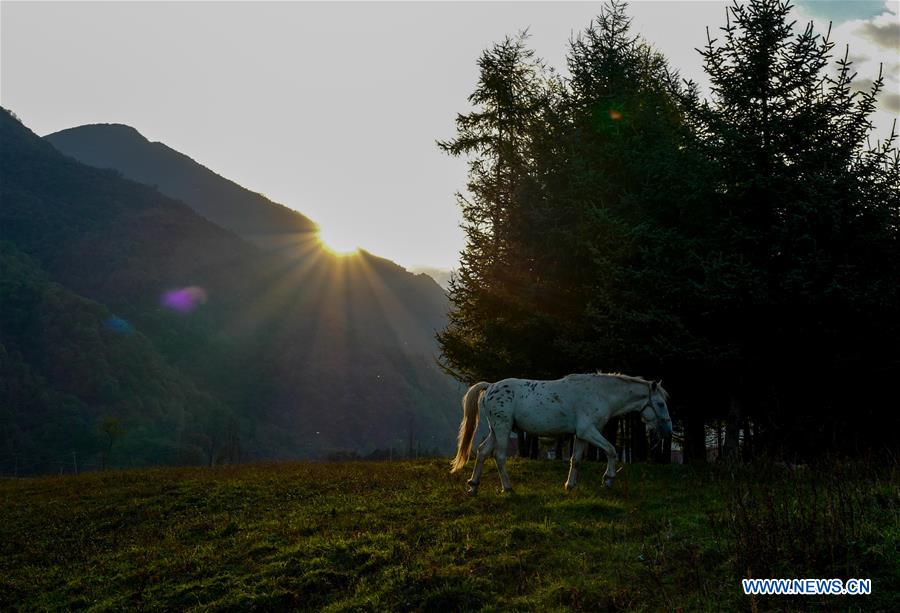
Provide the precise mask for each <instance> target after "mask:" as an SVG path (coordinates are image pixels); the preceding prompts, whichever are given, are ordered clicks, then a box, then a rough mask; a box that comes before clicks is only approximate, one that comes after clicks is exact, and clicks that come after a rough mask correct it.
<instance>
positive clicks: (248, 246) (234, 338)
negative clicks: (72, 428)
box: [0, 111, 458, 458]
mask: <svg viewBox="0 0 900 613" xmlns="http://www.w3.org/2000/svg"><path fill="white" fill-rule="evenodd" d="M0 136H2V139H0V162H2V168H0V174H2V182H0V193H2V196H3V202H4V206H3V207H2V210H0V239H2V240H8V241H11V242H12V243H13V244H14V245H15V247H16V248H17V249H18V250H20V251H22V252H24V253H25V254H27V255H28V256H30V257H31V258H33V259H34V260H35V261H36V262H37V263H38V265H39V266H40V267H41V268H42V269H44V270H45V271H46V272H47V274H48V275H49V277H50V278H51V279H52V280H53V281H54V282H57V283H60V284H61V285H62V286H64V287H65V288H66V289H68V290H71V291H73V292H75V293H76V294H78V295H80V296H84V297H85V298H87V299H89V300H93V301H96V302H98V303H100V304H101V305H103V306H105V307H106V308H108V309H109V310H110V311H111V312H114V313H116V314H117V315H120V316H122V317H123V318H125V319H126V320H127V321H128V323H129V324H130V325H132V326H133V327H134V328H135V329H137V330H138V331H140V332H141V333H142V334H143V335H145V336H146V337H147V338H148V339H149V340H150V342H151V343H152V344H153V346H154V347H155V348H156V349H157V350H158V351H159V352H160V354H161V355H162V356H163V357H164V358H165V359H166V360H168V361H169V362H170V363H171V364H172V365H173V366H174V367H175V368H177V369H179V371H181V372H183V373H184V374H185V375H186V376H188V377H189V378H190V379H191V381H194V382H195V383H196V384H197V386H198V389H200V390H201V391H202V392H203V393H204V394H208V395H209V396H210V398H212V401H213V404H214V405H216V406H221V407H223V408H224V409H223V410H225V409H227V411H226V412H227V415H231V416H232V418H233V420H232V422H233V423H235V424H237V426H236V427H238V428H239V430H240V439H241V442H242V445H243V447H242V448H243V454H244V456H245V457H259V458H265V457H284V458H288V457H323V455H326V454H328V453H329V452H330V451H329V450H334V451H339V450H355V451H360V452H365V451H366V450H371V449H373V448H376V447H381V448H385V447H386V446H388V445H396V443H395V442H392V441H396V440H397V439H398V437H399V438H400V439H403V440H405V439H407V438H408V439H410V440H412V439H415V440H416V441H418V442H419V443H421V444H422V445H423V447H424V448H429V449H446V448H448V447H449V446H450V444H451V443H452V441H451V439H452V432H453V430H454V428H453V423H452V422H453V421H455V419H456V418H457V416H456V404H457V394H458V385H457V384H455V383H454V382H452V381H451V380H450V379H449V378H448V377H447V376H446V375H445V374H443V373H442V372H440V371H439V369H438V368H437V366H436V365H435V363H434V354H435V341H434V331H435V330H436V329H439V328H440V327H441V326H443V325H444V322H445V321H446V300H447V297H446V294H444V293H443V291H442V290H441V289H440V288H439V287H438V286H437V284H436V283H434V281H433V280H431V279H430V278H429V277H427V276H423V275H413V274H412V273H409V272H408V271H406V270H405V269H403V268H402V267H400V266H399V265H397V264H395V263H393V262H390V261H389V260H386V259H384V258H379V257H378V256H375V255H372V254H369V253H368V252H364V253H361V254H360V255H359V256H356V257H347V258H338V257H336V256H330V255H328V254H327V253H325V252H324V251H323V250H322V249H320V248H319V249H316V248H313V247H312V246H311V245H310V244H309V243H305V247H307V249H300V248H296V249H278V250H270V249H266V248H265V247H264V246H260V245H258V244H256V243H253V242H251V241H247V240H245V239H244V238H241V237H239V236H238V235H236V234H235V233H234V232H233V231H230V230H227V229H223V228H222V227H220V226H218V225H217V224H215V223H213V222H212V221H210V220H209V219H207V218H205V217H203V216H201V215H199V214H198V213H197V212H195V210H194V209H192V207H190V206H189V205H188V204H187V203H185V202H183V201H181V200H177V199H173V198H171V197H170V196H168V195H166V194H164V193H162V192H161V191H160V190H159V189H157V188H154V187H151V186H148V185H146V184H142V183H138V182H135V181H132V180H130V179H129V178H127V177H124V176H123V175H122V174H121V173H119V172H117V171H115V170H110V169H99V168H96V167H91V166H87V165H84V164H82V163H80V162H79V161H77V160H76V159H74V158H73V157H71V156H66V155H64V154H63V153H60V152H59V151H58V150H57V149H56V148H54V147H53V146H52V145H51V144H50V143H49V142H48V141H46V140H43V139H40V138H38V137H37V136H36V135H34V134H33V133H32V132H31V131H30V130H28V129H27V128H26V127H25V126H23V125H21V123H20V122H18V121H17V120H15V119H14V118H13V116H12V115H11V114H9V113H8V112H6V111H4V112H3V113H2V116H0ZM179 288H188V289H189V290H190V291H192V292H193V291H196V292H201V291H202V294H203V297H204V301H205V303H203V304H200V305H199V306H197V308H196V309H195V310H193V311H192V312H176V311H173V310H172V309H171V308H168V307H167V306H166V305H165V304H164V302H165V299H164V296H166V295H168V292H170V291H173V290H179ZM191 288H194V289H191ZM179 291H181V290H179ZM229 419H231V418H229ZM217 423H218V422H217ZM222 423H229V422H228V420H225V421H224V422H222ZM173 431H174V429H173ZM218 435H219V439H217V440H220V439H221V440H224V434H223V433H222V432H219V433H218ZM221 440H220V443H218V444H224V443H221ZM5 442H9V441H5ZM0 443H4V441H0ZM169 443H171V444H173V445H179V444H180V443H179V442H178V441H169ZM212 455H215V454H212Z"/></svg>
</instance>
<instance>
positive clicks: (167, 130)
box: [0, 0, 900, 277]
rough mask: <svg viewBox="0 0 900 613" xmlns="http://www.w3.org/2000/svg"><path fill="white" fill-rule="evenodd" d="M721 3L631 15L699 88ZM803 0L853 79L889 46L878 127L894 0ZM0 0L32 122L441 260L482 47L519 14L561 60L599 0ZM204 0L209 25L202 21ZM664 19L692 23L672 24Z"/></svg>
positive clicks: (893, 75) (399, 253)
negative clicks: (91, 137) (163, 156)
mask: <svg viewBox="0 0 900 613" xmlns="http://www.w3.org/2000/svg"><path fill="white" fill-rule="evenodd" d="M727 4H728V3H727V2H720V1H718V0H713V1H710V2H699V1H698V2H659V1H647V2H633V3H631V4H630V6H629V14H630V15H631V16H632V18H633V22H632V24H633V31H634V33H635V34H640V35H642V36H643V37H644V38H645V39H647V40H648V41H649V42H650V43H651V44H653V45H654V46H655V47H656V48H657V49H659V50H660V51H662V52H663V54H664V55H665V56H666V57H667V58H668V60H669V62H670V64H671V66H672V67H673V68H675V69H677V70H678V71H679V72H680V73H681V75H682V76H683V77H684V78H688V79H693V80H695V81H697V82H698V83H700V84H701V86H705V83H706V80H705V75H704V74H703V73H702V67H701V64H700V57H699V54H697V53H696V51H695V49H694V48H695V47H699V46H701V45H702V44H703V42H704V40H705V28H706V27H707V26H709V27H710V30H714V29H715V28H718V27H720V26H721V25H722V24H723V23H724V7H725V6H726V5H727ZM796 4H797V5H798V6H797V8H796V9H795V17H796V19H797V21H798V24H802V23H805V22H806V21H807V20H809V19H812V20H814V23H815V26H816V31H817V32H819V33H822V34H824V32H825V31H826V29H827V25H826V21H825V20H827V19H828V18H831V19H833V20H834V27H833V29H832V40H833V41H834V42H835V43H836V46H835V49H834V51H833V54H834V56H835V57H837V56H840V55H842V50H843V46H844V44H845V43H846V44H849V45H850V54H851V59H853V60H854V62H855V67H857V69H858V71H859V76H858V77H857V83H858V84H859V85H861V86H865V85H866V84H867V83H870V82H871V79H872V78H874V73H873V71H875V70H877V65H878V63H879V61H881V62H884V74H885V88H884V93H883V96H882V97H881V99H880V108H879V111H878V112H877V113H876V115H875V117H874V123H875V132H874V134H875V136H876V137H883V136H884V135H885V134H886V133H887V131H888V130H889V129H890V124H891V121H892V120H894V119H896V117H897V113H898V112H900V93H897V92H898V90H900V62H898V61H897V59H896V58H897V55H896V49H897V44H898V43H897V38H898V32H900V20H898V19H900V17H898V6H900V2H892V1H887V2H798V3H796ZM0 7H2V20H0V27H2V60H0V61H2V71H0V72H2V88H0V90H2V93H0V99H2V100H0V104H2V105H3V106H4V107H5V108H8V109H10V110H11V111H13V112H14V113H15V114H16V115H17V116H18V117H20V118H21V120H22V121H23V123H24V124H25V125H26V126H28V127H29V128H30V129H32V130H33V131H34V132H36V133H37V134H39V135H41V136H46V135H47V134H50V133H53V132H57V131H60V130H64V129H68V128H73V127H77V126H81V125H85V124H90V123H121V124H124V125H128V126H130V127H132V128H134V129H136V130H137V131H138V132H140V133H141V134H142V135H143V136H144V137H145V138H147V139H148V140H150V141H151V142H161V143H164V144H165V145H167V146H169V147H171V148H173V149H175V150H176V151H179V152H181V153H183V154H185V155H188V156H190V157H191V158H193V159H195V160H196V161H197V162H199V163H200V164H202V165H204V166H206V167H208V168H209V169H211V170H212V171H214V172H216V173H218V174H220V175H221V176H223V177H225V178H227V179H229V180H232V181H235V182H236V183H238V184H240V185H242V186H243V187H246V188H247V189H249V190H251V191H255V192H259V193H262V194H263V195H265V196H266V197H268V198H270V199H271V200H273V201H275V202H278V203H280V204H284V205H286V206H288V207H290V208H293V209H295V210H297V211H299V212H301V213H302V214H304V215H306V216H308V217H309V218H311V219H312V220H313V221H314V222H315V223H317V224H318V226H319V227H320V229H321V235H322V238H323V241H324V243H325V244H326V246H328V247H329V248H330V249H331V250H332V251H333V252H336V253H347V252H352V251H353V250H354V249H355V248H357V247H358V248H362V249H364V250H366V251H368V252H370V253H372V254H375V255H378V256H380V257H384V258H388V259H390V260H393V261H394V262H396V263H398V264H400V265H401V266H403V267H405V268H407V269H409V270H411V271H416V272H420V271H426V270H431V271H432V273H430V274H431V276H433V277H434V276H435V274H439V273H440V271H448V270H449V269H453V268H455V267H456V266H457V262H458V254H459V252H460V251H461V250H462V248H463V246H464V237H463V233H462V231H461V230H460V229H459V223H460V212H459V209H458V206H457V203H456V199H455V196H454V193H455V192H457V191H461V190H463V189H464V187H465V182H466V166H465V161H464V160H460V159H453V158H450V157H448V156H446V155H444V154H442V153H441V152H440V151H439V150H438V148H437V147H436V146H435V141H436V140H440V139H446V138H449V137H451V136H452V135H453V133H454V125H453V122H454V119H455V117H456V114H457V113H464V112H466V111H467V110H468V109H469V105H468V103H467V101H466V97H467V96H468V95H469V93H471V91H472V89H473V88H474V85H475V83H476V80H477V66H476V63H475V60H476V59H477V57H478V55H479V54H480V53H481V51H482V50H483V49H484V48H487V47H489V46H490V45H492V44H493V43H494V42H496V41H498V40H500V39H502V37H503V36H505V35H507V34H514V33H515V32H516V31H517V30H522V29H526V28H527V29H528V30H529V33H530V35H531V38H530V41H529V42H530V46H531V47H532V48H533V49H534V50H535V52H536V55H537V56H538V57H542V58H543V59H545V60H546V61H547V63H548V64H549V65H550V66H553V67H555V68H556V69H557V70H558V71H560V72H561V73H563V74H564V73H565V70H564V58H565V53H566V50H567V41H568V39H569V37H570V36H571V35H572V34H573V33H577V32H579V31H581V30H583V29H584V28H585V27H586V26H587V25H588V23H589V22H590V20H591V18H592V17H593V16H594V15H595V14H596V12H597V11H598V9H599V4H595V3H579V2H576V3H543V2H533V3H532V2H528V3H519V2H508V3H507V2H504V3H451V4H444V3H400V4H396V3H349V2H347V3H343V2H342V3H338V4H335V5H322V4H319V3H290V4H289V3H266V4H262V5H256V4H253V5H250V4H245V3H229V2H209V3H201V4H193V3H191V4H186V5H185V4H169V3H154V4H133V3H116V4H113V3H101V4H94V3H82V2H69V3H64V4H57V3H36V4H35V3H32V4H26V3H19V2H3V3H2V4H0ZM211 11H212V12H214V15H215V20H216V25H217V26H218V28H217V29H216V30H214V31H210V30H206V31H204V32H203V34H202V36H200V34H199V33H200V31H201V30H200V28H202V27H205V26H206V25H207V24H208V22H209V19H210V15H211V14H213V13H211ZM673 19H678V20H680V21H683V22H685V23H686V24H688V25H687V27H682V28H671V27H670V25H671V23H672V20H673ZM72 24H78V26H77V27H73V26H72ZM159 32H165V37H164V38H163V39H162V40H164V41H165V43H166V44H165V46H160V45H159V40H160V38H159V34H158V33H159ZM298 32H299V34H300V36H298ZM241 36H243V38H241ZM200 40H202V41H203V43H204V44H203V45H202V46H198V45H197V44H196V43H197V42H198V41H200ZM235 40H246V41H247V43H246V44H244V45H236V44H234V41H235ZM334 40H340V41H341V46H340V48H338V49H334V47H333V44H332V41H334ZM48 49H51V50H55V52H48ZM323 50H327V53H323ZM111 51H115V52H111ZM308 58H314V59H312V60H309V59H308ZM385 67H387V69H385ZM301 75H303V76H302V77H301ZM346 75H349V76H350V77H351V78H350V79H347V78H346ZM259 91H264V92H268V93H267V95H265V96H260V95H259V94H258V93H257V92H259ZM171 92H178V93H179V95H175V96H173V95H171ZM298 109H300V110H299V111H298ZM235 117H238V118H241V119H243V118H247V119H246V120H245V121H235V120H234V118H235ZM338 127H340V128H342V129H337V128H338ZM226 128H227V129H226Z"/></svg>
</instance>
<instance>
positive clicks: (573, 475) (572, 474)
mask: <svg viewBox="0 0 900 613" xmlns="http://www.w3.org/2000/svg"><path fill="white" fill-rule="evenodd" d="M586 446H587V443H586V442H585V441H584V440H583V439H580V438H578V437H577V436H576V437H575V444H574V445H572V459H571V460H570V462H569V477H568V478H567V479H566V491H567V492H570V491H572V490H573V489H575V480H576V479H577V478H578V463H579V462H581V456H582V455H583V454H584V448H585V447H586Z"/></svg>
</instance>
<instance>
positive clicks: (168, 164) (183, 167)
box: [45, 124, 316, 246]
mask: <svg viewBox="0 0 900 613" xmlns="http://www.w3.org/2000/svg"><path fill="white" fill-rule="evenodd" d="M45 139H46V140H47V141H49V142H50V143H51V144H52V145H53V146H54V147H56V148H57V149H59V150H60V151H62V152H63V153H65V154H66V155H69V156H71V157H73V158H75V159H76V160H78V161H79V162H82V163H84V164H88V165H89V166H96V167H97V168H113V169H115V170H117V171H118V172H120V173H122V176H124V177H126V178H128V179H131V180H133V181H137V182H139V183H145V184H147V185H154V186H156V187H157V188H158V189H159V191H160V192H162V193H163V194H166V195H167V196H171V197H172V198H175V199H177V200H181V201H183V202H186V203H187V204H188V205H190V207H191V208H193V209H194V210H195V211H196V212H198V213H200V214H201V215H203V216H204V217H206V218H207V219H209V220H210V221H212V222H214V223H216V224H217V225H219V226H221V227H223V228H225V229H227V230H231V231H232V232H234V233H235V234H237V235H238V236H242V237H244V238H246V239H249V240H252V241H254V242H256V243H258V244H260V245H263V246H266V245H270V244H272V243H273V242H274V243H275V244H278V241H279V239H282V238H288V239H291V240H292V241H297V240H301V241H302V240H306V239H311V238H313V237H314V236H315V233H316V224H315V223H313V222H312V221H311V220H310V219H309V218H307V217H305V216H303V215H301V214H300V213H298V212H297V211H294V210H292V209H289V208H288V207H286V206H282V205H280V204H276V203H274V202H272V201H271V200H268V199H267V198H266V197H265V196H263V195H261V194H257V193H254V192H251V191H250V190H248V189H245V188H243V187H241V186H240V185H238V184H237V183H234V182H232V181H229V180H228V179H226V178H224V177H221V176H219V175H217V174H216V173H214V172H213V171H211V170H210V169H208V168H206V167H205V166H202V165H201V164H199V163H197V162H195V161H194V160H193V159H191V158H189V157H188V156H186V155H184V154H183V153H179V152H178V151H175V150H174V149H171V148H170V147H167V146H166V145H164V144H163V143H158V142H150V141H149V140H147V139H146V138H144V137H143V136H142V135H141V134H140V133H139V132H138V131H137V130H135V129H134V128H132V127H130V126H124V125H121V124H94V125H86V126H79V127H77V128H70V129H68V130H62V131H60V132H56V133H54V134H49V135H47V136H46V137H45Z"/></svg>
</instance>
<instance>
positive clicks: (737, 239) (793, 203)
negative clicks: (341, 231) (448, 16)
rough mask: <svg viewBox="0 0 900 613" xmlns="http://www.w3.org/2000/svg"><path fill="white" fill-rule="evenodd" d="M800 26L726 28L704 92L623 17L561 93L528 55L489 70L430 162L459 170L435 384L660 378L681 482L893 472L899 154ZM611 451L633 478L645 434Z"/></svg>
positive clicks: (899, 368)
mask: <svg viewBox="0 0 900 613" xmlns="http://www.w3.org/2000/svg"><path fill="white" fill-rule="evenodd" d="M791 13H792V7H791V5H790V3H788V2H782V1H779V0H751V1H749V2H746V3H740V4H738V3H735V4H734V5H733V6H731V7H730V9H729V11H728V21H727V23H726V24H725V25H724V26H722V27H721V28H719V29H718V31H717V30H713V29H710V30H709V37H708V40H706V41H698V43H701V42H702V43H703V44H702V47H700V48H699V49H698V51H699V55H698V59H699V60H701V61H702V62H703V67H704V70H705V72H706V74H707V75H708V77H709V81H710V84H711V86H710V90H709V91H708V92H704V91H701V88H700V87H699V86H698V85H697V84H696V83H693V82H690V81H685V80H684V79H682V78H680V77H679V75H678V73H677V71H675V70H674V69H673V68H672V67H671V66H670V65H669V64H668V63H667V61H666V59H665V58H664V57H663V56H662V55H661V54H660V53H659V52H658V51H656V50H655V49H654V47H653V45H652V41H646V40H644V39H642V38H641V37H640V36H638V35H636V34H635V33H634V32H633V31H632V30H631V29H630V19H629V17H628V14H627V7H626V5H625V4H623V3H617V2H611V3H607V4H605V5H604V7H603V8H602V9H601V12H600V14H599V16H598V17H597V19H596V20H595V21H593V22H592V23H591V24H590V25H589V26H588V27H587V28H586V29H585V30H584V31H583V32H581V33H580V34H578V35H577V36H575V37H573V38H572V40H571V41H570V43H569V48H568V55H567V69H568V71H567V74H566V75H565V76H562V75H560V74H559V73H558V72H556V71H554V70H552V69H550V68H549V67H548V66H547V65H546V64H545V63H544V62H543V61H542V60H540V59H539V58H537V57H536V56H535V53H534V52H533V51H532V50H531V49H530V48H529V46H528V35H527V33H522V34H520V35H519V36H515V37H507V38H506V39H504V40H503V41H502V42H500V43H497V44H495V45H494V46H493V47H491V48H489V49H487V50H486V51H485V52H484V53H483V54H482V56H481V57H480V58H479V60H478V66H479V69H480V79H479V81H478V84H477V87H476V88H475V90H474V91H473V92H472V94H471V95H470V97H469V101H470V103H471V106H472V108H471V110H470V111H469V112H467V113H464V114H460V115H459V116H458V118H457V119H456V128H457V132H456V135H455V137H454V138H452V139H449V140H446V141H441V142H439V143H438V145H439V147H440V148H441V149H443V150H444V151H446V152H447V153H448V154H449V155H451V156H460V157H464V158H465V159H467V160H468V164H469V173H468V180H467V183H466V185H465V190H461V192H460V194H459V195H458V199H459V205H460V207H461V209H462V213H463V217H464V228H465V231H466V236H467V247H466V250H465V252H464V253H463V257H462V261H461V266H460V269H459V271H458V274H457V276H456V277H455V279H454V280H453V281H452V283H451V290H450V294H451V301H452V307H451V311H450V316H449V317H450V323H449V325H448V327H447V328H446V329H445V330H443V331H442V332H441V333H440V334H439V342H440V345H441V349H442V365H443V367H444V368H445V369H446V370H447V371H448V372H450V373H452V374H454V375H455V376H456V377H457V378H459V379H460V380H463V381H467V382H474V381H479V380H486V381H497V380H499V379H502V378H505V377H524V378H535V379H553V378H557V377H560V376H563V375H565V374H568V373H573V372H595V371H597V370H602V371H604V372H611V371H613V372H615V371H621V372H625V373H629V374H639V375H642V376H646V377H652V378H655V379H659V378H662V379H663V380H664V381H665V384H666V387H667V389H668V390H669V391H670V392H671V395H672V403H671V406H673V407H674V408H673V416H674V419H675V423H676V433H675V440H676V441H677V443H679V444H680V445H682V447H683V451H684V457H685V459H686V460H700V461H703V460H705V459H706V458H707V457H716V456H719V457H729V458H745V459H750V458H752V457H754V456H757V455H771V456H775V457H782V458H786V459H789V460H792V461H796V460H799V459H804V458H810V457H816V456H822V455H825V454H830V453H842V454H852V455H856V454H868V453H871V452H878V451H884V450H886V449H896V440H895V438H896V437H895V436H894V434H893V431H892V430H893V429H892V428H885V427H884V426H885V423H890V422H895V421H896V418H895V417H894V416H893V415H892V412H893V408H892V406H893V405H892V403H891V402H890V401H888V400H887V397H889V396H890V394H891V391H890V390H891V387H892V383H893V382H895V381H897V380H900V359H898V354H897V351H896V346H897V342H898V340H900V336H898V335H900V323H898V322H900V319H898V317H897V314H898V310H897V309H898V305H900V293H898V292H900V165H898V152H897V148H896V137H897V134H896V131H894V132H893V133H892V134H890V135H889V136H888V137H887V138H886V139H885V140H883V141H880V142H879V141H876V140H875V139H874V136H873V129H872V124H871V120H870V118H871V115H872V113H873V112H874V110H875V109H876V105H877V99H878V96H879V94H880V93H881V92H882V89H883V86H884V81H883V78H881V77H879V78H878V79H876V80H875V81H874V82H873V83H872V84H871V86H870V87H858V86H857V83H856V81H855V80H854V79H855V78H856V73H855V72H854V69H853V66H852V62H851V61H849V60H848V55H847V54H848V52H847V50H839V49H835V48H834V43H833V42H831V41H830V40H829V38H828V35H827V34H825V35H823V34H822V33H818V32H816V31H814V29H813V26H812V24H809V25H808V26H806V27H802V26H797V24H796V23H795V22H794V20H793V19H792V15H791ZM895 127H896V124H895ZM635 417H636V416H635ZM607 429H608V431H609V433H610V440H617V441H618V444H619V446H622V445H624V446H625V447H626V448H628V447H634V450H633V451H634V454H635V455H634V457H635V459H641V458H642V457H643V458H646V457H647V455H648V450H647V445H646V444H645V443H644V442H643V441H644V440H645V437H644V435H643V426H642V424H641V423H640V421H638V420H637V419H635V420H634V421H630V422H629V423H628V424H627V426H626V425H625V424H616V423H610V424H609V425H608V426H607ZM617 433H618V437H616V434H617ZM626 433H627V434H628V437H627V438H626V437H625V436H624V435H625V434H626ZM520 436H521V434H520ZM526 437H527V434H526ZM535 445H536V442H532V443H530V444H529V443H525V444H524V445H520V452H523V451H524V453H525V454H532V455H533V454H534V451H535ZM667 457H668V453H664V454H663V455H662V458H667Z"/></svg>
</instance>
